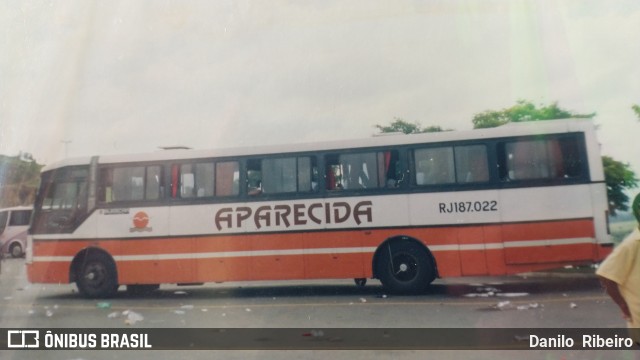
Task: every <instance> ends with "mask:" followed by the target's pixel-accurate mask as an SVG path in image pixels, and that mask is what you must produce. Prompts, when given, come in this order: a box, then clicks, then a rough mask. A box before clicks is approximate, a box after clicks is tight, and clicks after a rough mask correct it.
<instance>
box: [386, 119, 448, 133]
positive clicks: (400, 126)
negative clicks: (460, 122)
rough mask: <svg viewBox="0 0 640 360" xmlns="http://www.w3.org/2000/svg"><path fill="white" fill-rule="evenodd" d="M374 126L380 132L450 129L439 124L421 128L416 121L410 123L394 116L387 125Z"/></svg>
mask: <svg viewBox="0 0 640 360" xmlns="http://www.w3.org/2000/svg"><path fill="white" fill-rule="evenodd" d="M376 128H377V129H378V130H380V133H395V132H401V133H404V134H419V133H427V132H440V131H450V130H444V129H442V128H441V127H440V126H428V127H426V128H423V127H422V125H420V123H418V122H414V123H410V122H407V121H405V120H403V119H401V118H394V120H393V122H392V123H391V124H389V125H387V126H382V125H376Z"/></svg>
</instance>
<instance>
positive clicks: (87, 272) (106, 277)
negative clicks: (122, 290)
mask: <svg viewBox="0 0 640 360" xmlns="http://www.w3.org/2000/svg"><path fill="white" fill-rule="evenodd" d="M76 286H77V287H78V291H80V294H82V295H83V296H84V297H86V298H91V299H94V298H109V297H112V296H114V295H115V294H116V292H117V291H118V278H117V273H116V264H115V263H114V262H113V260H111V259H110V258H109V257H108V256H106V255H104V254H89V255H87V256H86V257H85V258H84V260H83V261H82V263H81V264H80V266H79V267H78V271H77V273H76Z"/></svg>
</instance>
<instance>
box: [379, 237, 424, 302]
mask: <svg viewBox="0 0 640 360" xmlns="http://www.w3.org/2000/svg"><path fill="white" fill-rule="evenodd" d="M377 270H378V271H377V274H378V278H379V279H380V282H382V285H384V287H385V288H387V289H388V290H389V291H391V292H392V293H396V294H409V293H411V294H413V293H420V292H424V291H425V290H426V289H427V287H428V286H429V284H430V283H431V282H432V281H433V280H434V279H435V264H434V263H433V260H432V259H431V257H430V256H429V254H428V253H427V250H425V249H424V248H423V247H422V246H420V245H419V244H417V243H415V242H413V241H406V240H403V241H391V242H388V243H387V244H385V245H383V248H382V249H381V253H380V254H379V259H378V269H377Z"/></svg>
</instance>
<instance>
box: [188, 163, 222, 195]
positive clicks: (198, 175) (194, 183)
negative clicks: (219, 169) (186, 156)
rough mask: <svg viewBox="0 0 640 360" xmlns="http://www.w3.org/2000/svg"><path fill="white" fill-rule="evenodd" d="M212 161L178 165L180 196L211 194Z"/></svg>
mask: <svg viewBox="0 0 640 360" xmlns="http://www.w3.org/2000/svg"><path fill="white" fill-rule="evenodd" d="M213 175H214V173H213V163H196V164H183V165H182V166H180V197H181V198H183V199H189V198H194V197H205V196H213V179H214V176H213Z"/></svg>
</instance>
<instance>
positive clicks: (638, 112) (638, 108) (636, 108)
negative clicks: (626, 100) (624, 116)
mask: <svg viewBox="0 0 640 360" xmlns="http://www.w3.org/2000/svg"><path fill="white" fill-rule="evenodd" d="M631 110H633V112H635V113H636V116H637V117H638V120H640V105H633V106H631Z"/></svg>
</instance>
